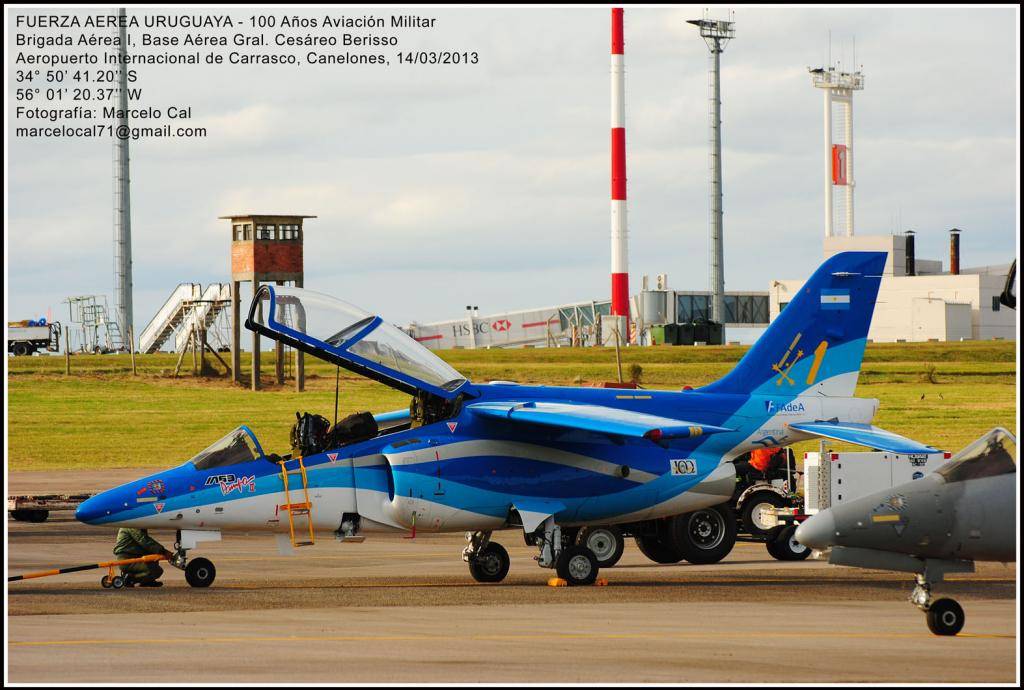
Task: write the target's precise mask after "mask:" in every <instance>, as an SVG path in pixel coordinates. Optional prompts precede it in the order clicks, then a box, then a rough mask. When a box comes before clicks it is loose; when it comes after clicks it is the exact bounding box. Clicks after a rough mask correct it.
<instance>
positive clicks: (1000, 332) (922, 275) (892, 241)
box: [768, 231, 1017, 342]
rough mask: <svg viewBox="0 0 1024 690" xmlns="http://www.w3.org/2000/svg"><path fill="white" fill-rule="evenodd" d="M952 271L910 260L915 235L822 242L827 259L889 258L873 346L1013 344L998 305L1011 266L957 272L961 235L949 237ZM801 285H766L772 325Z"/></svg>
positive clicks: (1011, 327)
mask: <svg viewBox="0 0 1024 690" xmlns="http://www.w3.org/2000/svg"><path fill="white" fill-rule="evenodd" d="M950 248H951V252H950V262H949V263H950V265H949V266H948V267H946V268H945V270H944V268H943V263H942V261H935V260H923V259H918V258H916V257H915V256H914V234H913V233H907V234H904V235H854V236H832V237H825V240H824V249H825V258H828V257H829V256H832V255H833V254H835V253H837V252H841V251H851V250H852V251H884V252H886V253H887V254H888V255H889V258H888V260H887V261H886V263H885V273H884V275H883V277H882V284H881V287H880V288H879V291H878V302H877V305H876V307H875V314H874V318H873V319H872V321H871V330H870V331H869V333H868V338H869V339H870V340H872V341H876V342H903V341H905V342H927V341H930V340H931V341H958V340H1016V339H1017V327H1016V318H1015V314H1014V311H1013V310H1012V309H1008V308H1007V307H1005V306H1003V305H1001V304H1000V303H999V295H1000V293H1002V291H1003V287H1004V286H1005V284H1006V275H1007V272H1008V271H1009V269H1010V265H1009V263H1007V264H1005V265H999V266H981V267H977V268H963V269H961V268H960V267H959V232H958V231H954V232H953V233H951V235H950ZM803 283H804V281H803V280H793V279H778V280H773V281H771V282H770V283H769V286H768V287H769V289H768V294H769V309H770V316H771V318H772V320H774V319H775V317H776V316H778V315H779V312H781V311H782V309H783V308H784V307H785V306H786V304H788V303H789V301H790V300H791V299H792V298H793V296H795V295H796V294H797V293H798V292H799V290H800V288H801V287H802V286H803Z"/></svg>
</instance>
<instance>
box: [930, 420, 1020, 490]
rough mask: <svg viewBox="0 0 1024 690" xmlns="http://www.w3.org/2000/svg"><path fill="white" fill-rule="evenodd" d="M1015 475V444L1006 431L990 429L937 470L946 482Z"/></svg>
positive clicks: (1014, 440)
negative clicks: (1013, 473)
mask: <svg viewBox="0 0 1024 690" xmlns="http://www.w3.org/2000/svg"><path fill="white" fill-rule="evenodd" d="M1016 471H1017V441H1016V439H1014V437H1013V435H1012V434H1010V433H1009V432H1008V431H1006V430H1005V429H993V430H992V431H990V432H988V433H987V434H985V435H984V436H982V437H981V438H979V439H978V440H977V441H975V442H974V443H972V444H970V445H969V446H967V447H966V448H964V449H963V450H961V451H960V452H959V453H957V454H956V456H955V457H954V458H953V459H952V460H950V461H949V462H948V463H946V465H944V466H943V467H941V468H939V469H938V470H936V473H938V474H941V475H942V476H943V477H945V479H946V481H947V482H962V481H964V480H966V479H979V478H981V477H994V476H996V475H1000V474H1010V473H1012V472H1016Z"/></svg>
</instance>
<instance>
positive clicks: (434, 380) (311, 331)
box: [253, 285, 466, 391]
mask: <svg viewBox="0 0 1024 690" xmlns="http://www.w3.org/2000/svg"><path fill="white" fill-rule="evenodd" d="M265 294H272V295H273V299H274V303H273V305H270V306H269V308H268V306H267V305H264V304H260V306H259V307H258V308H257V309H256V310H255V313H254V314H253V318H254V320H255V321H256V322H257V323H258V324H260V325H261V326H264V327H266V328H267V329H269V330H270V331H273V332H279V333H284V334H286V335H292V336H294V335H296V334H299V335H300V336H303V337H302V338H301V339H302V340H304V341H305V342H307V343H308V344H310V345H312V346H314V347H318V348H321V349H326V350H328V351H330V352H333V354H335V355H337V356H341V357H346V356H348V355H349V354H351V355H355V356H356V357H357V358H361V359H362V360H365V362H360V363H361V364H364V363H369V364H371V365H373V367H374V368H376V369H378V370H383V371H384V372H386V373H390V372H397V373H399V374H401V375H402V376H404V377H406V378H408V379H412V380H414V381H419V382H423V383H425V384H427V385H428V386H432V387H434V388H437V389H441V390H444V391H454V390H455V389H457V388H458V387H459V386H461V385H462V384H463V383H465V382H466V379H465V377H464V376H462V374H460V373H459V372H457V371H456V370H455V369H453V368H452V367H450V366H448V364H446V363H445V362H444V361H443V360H441V359H440V358H438V357H437V356H436V355H435V354H434V353H432V352H431V351H430V350H428V349H427V348H425V347H423V346H422V345H420V344H419V343H418V342H416V341H415V340H413V339H412V338H411V337H409V335H408V334H406V333H405V332H403V331H401V330H399V329H398V328H396V327H395V326H392V325H391V324H389V323H387V322H385V321H384V320H382V319H381V318H380V317H377V316H373V315H372V314H368V313H367V312H365V311H363V310H362V309H359V308H358V307H354V306H352V305H351V304H348V303H347V302H343V301H342V300H339V299H335V298H334V297H331V296H329V295H324V294H322V293H318V292H312V291H310V290H304V289H302V288H290V287H285V286H277V285H275V286H273V288H271V289H268V290H267V291H266V293H265ZM267 312H269V313H267ZM348 358H349V359H353V358H352V357H348Z"/></svg>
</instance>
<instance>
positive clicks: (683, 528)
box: [669, 505, 736, 565]
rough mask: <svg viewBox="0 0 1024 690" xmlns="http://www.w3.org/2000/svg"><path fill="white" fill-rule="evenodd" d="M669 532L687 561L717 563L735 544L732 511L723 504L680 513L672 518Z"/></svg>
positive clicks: (696, 563) (699, 563)
mask: <svg viewBox="0 0 1024 690" xmlns="http://www.w3.org/2000/svg"><path fill="white" fill-rule="evenodd" d="M669 534H671V535H672V537H673V540H672V541H673V542H675V545H676V548H678V549H679V551H680V552H681V553H682V554H683V558H685V559H686V560H688V561H689V562H690V563H693V564H694V565H707V564H709V563H718V562H719V561H720V560H722V559H723V558H725V557H726V556H728V555H729V552H730V551H732V547H733V546H735V545H736V515H735V513H733V512H732V510H731V509H730V508H728V507H727V506H724V505H718V506H713V507H711V508H702V509H700V510H695V511H693V512H692V513H683V514H682V515H676V516H675V517H674V518H672V521H671V522H670V523H669Z"/></svg>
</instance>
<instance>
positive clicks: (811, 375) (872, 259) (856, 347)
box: [702, 252, 886, 397]
mask: <svg viewBox="0 0 1024 690" xmlns="http://www.w3.org/2000/svg"><path fill="white" fill-rule="evenodd" d="M885 259H886V254H885V252H843V253H841V254H836V255H834V256H832V257H830V258H829V259H827V260H826V261H825V263H823V264H822V265H821V266H819V267H818V270H817V271H815V272H814V275H812V276H811V277H810V278H809V279H808V280H807V282H806V283H804V284H803V286H802V287H801V288H800V289H799V292H797V293H796V294H794V295H793V299H792V300H790V302H789V304H787V305H786V306H785V308H784V309H783V310H782V312H781V313H780V314H779V315H778V317H776V319H775V320H774V321H773V322H772V323H771V325H770V326H768V329H767V330H766V331H765V332H764V334H763V335H762V336H761V337H760V338H758V340H757V342H756V343H754V347H752V348H751V349H750V351H749V352H747V354H746V355H744V357H743V359H741V360H740V362H739V364H737V365H736V368H735V369H733V370H732V371H731V372H729V373H728V374H727V375H726V376H725V377H724V378H722V379H720V380H718V381H716V382H714V383H712V384H710V385H708V386H705V387H704V388H703V389H702V390H704V391H706V392H709V393H747V394H753V393H759V394H763V395H800V394H802V393H818V394H820V395H830V396H837V397H848V396H852V395H853V391H854V388H856V386H857V376H858V375H859V374H860V363H861V360H862V359H863V358H864V346H865V344H866V342H867V336H868V328H869V327H870V326H871V315H872V314H873V313H874V310H875V299H876V298H877V297H878V286H879V284H880V283H881V280H882V270H883V269H884V267H885Z"/></svg>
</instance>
